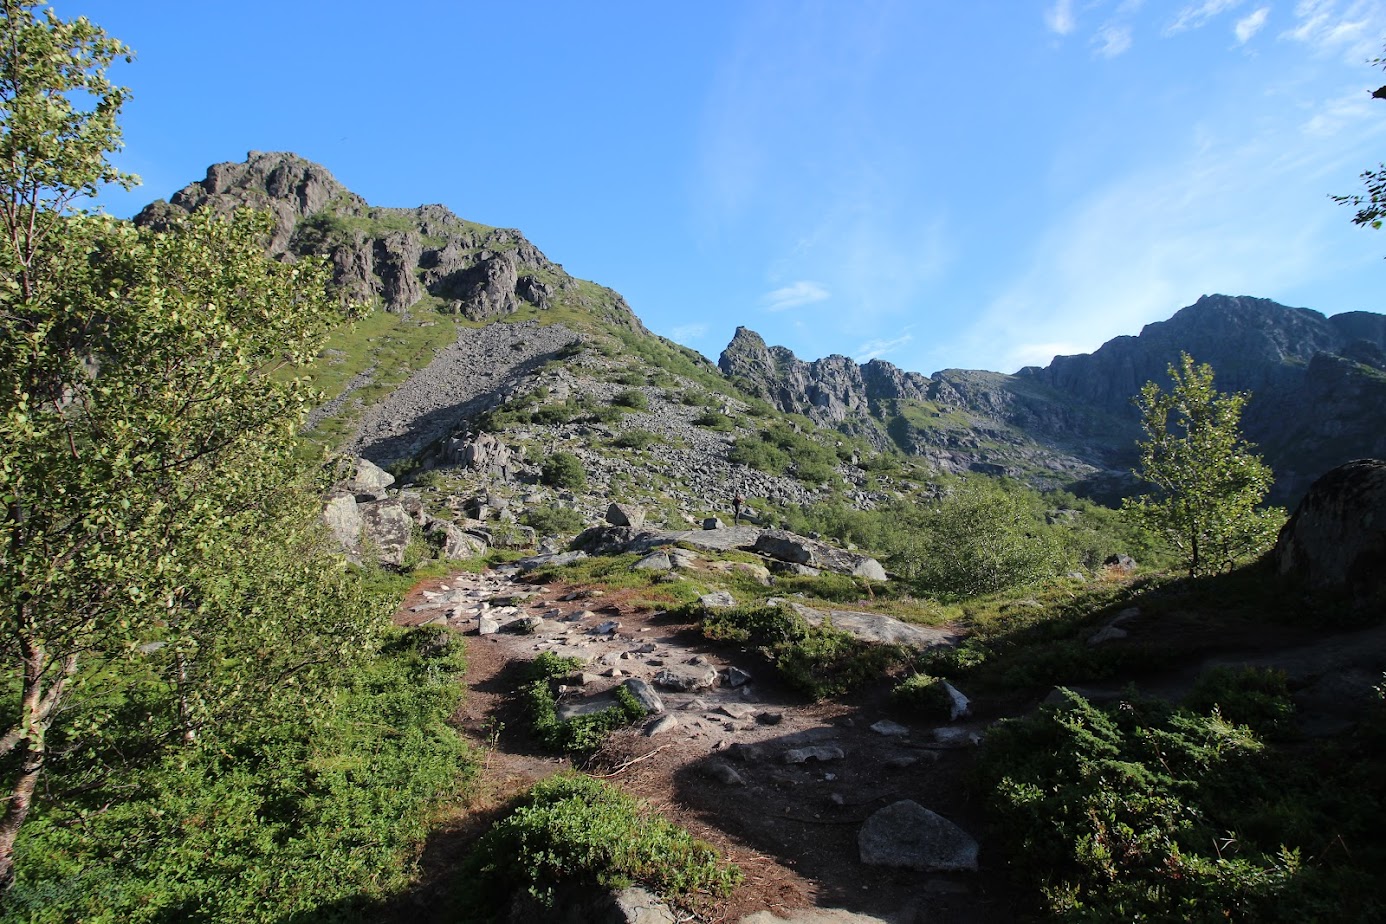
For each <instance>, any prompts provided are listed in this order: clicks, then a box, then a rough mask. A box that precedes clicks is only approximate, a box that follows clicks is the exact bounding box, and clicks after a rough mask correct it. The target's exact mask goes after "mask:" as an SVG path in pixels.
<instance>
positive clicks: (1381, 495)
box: [1274, 459, 1386, 597]
mask: <svg viewBox="0 0 1386 924" xmlns="http://www.w3.org/2000/svg"><path fill="white" fill-rule="evenodd" d="M1274 561H1275V567H1276V570H1277V571H1278V572H1279V573H1280V574H1282V575H1292V576H1295V577H1298V578H1300V579H1302V580H1305V581H1307V582H1308V583H1310V584H1313V585H1316V586H1319V587H1330V588H1338V589H1342V590H1346V591H1348V592H1350V593H1353V594H1355V595H1357V596H1361V597H1368V596H1373V595H1380V594H1382V593H1383V592H1386V461H1383V460H1381V459H1358V460H1356V461H1354V462H1349V463H1347V464H1346V465H1340V466H1339V467H1337V468H1335V469H1333V470H1332V471H1331V472H1329V473H1328V474H1326V475H1324V476H1323V477H1322V478H1320V479H1318V480H1317V481H1315V482H1314V484H1313V486H1312V487H1311V488H1310V489H1309V492H1308V493H1307V494H1305V496H1304V500H1302V501H1300V504H1299V506H1298V507H1297V508H1296V509H1295V512H1294V516H1292V517H1290V519H1289V522H1287V523H1286V524H1285V526H1284V527H1283V528H1282V529H1281V530H1280V538H1279V539H1278V540H1277V541H1276V544H1275V552H1274Z"/></svg>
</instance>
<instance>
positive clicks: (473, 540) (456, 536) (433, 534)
mask: <svg viewBox="0 0 1386 924" xmlns="http://www.w3.org/2000/svg"><path fill="white" fill-rule="evenodd" d="M424 535H425V536H426V537H427V539H428V541H429V542H430V543H432V544H433V545H434V546H436V547H437V549H438V554H439V555H440V556H441V557H443V558H446V559H450V560H452V561H462V560H464V559H468V558H476V557H477V556H479V555H485V554H486V543H485V542H484V541H483V540H482V539H480V538H479V537H477V536H474V535H472V534H471V533H469V532H467V531H465V530H463V529H462V528H461V527H460V526H458V525H457V524H455V523H449V522H448V521H446V520H434V521H432V522H431V523H429V524H428V529H427V530H426V531H425V533H424Z"/></svg>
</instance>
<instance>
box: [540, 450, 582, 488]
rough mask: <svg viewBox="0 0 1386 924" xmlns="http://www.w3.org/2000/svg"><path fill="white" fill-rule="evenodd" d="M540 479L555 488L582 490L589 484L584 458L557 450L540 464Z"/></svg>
mask: <svg viewBox="0 0 1386 924" xmlns="http://www.w3.org/2000/svg"><path fill="white" fill-rule="evenodd" d="M539 479H540V480H541V481H542V482H544V484H546V485H550V486H552V487H555V488H569V489H571V490H574V491H580V490H582V488H583V487H585V486H586V485H587V472H586V471H585V470H584V469H583V467H582V460H581V459H579V458H578V457H577V456H575V455H573V454H572V453H571V452H555V453H552V454H551V455H549V456H548V457H547V458H545V459H544V461H543V463H542V464H541V465H540V466H539Z"/></svg>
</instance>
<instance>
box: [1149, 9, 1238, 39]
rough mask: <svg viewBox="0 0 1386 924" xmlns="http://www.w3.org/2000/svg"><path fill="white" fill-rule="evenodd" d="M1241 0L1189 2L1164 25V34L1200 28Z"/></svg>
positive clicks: (1175, 33)
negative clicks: (1172, 19) (1171, 20)
mask: <svg viewBox="0 0 1386 924" xmlns="http://www.w3.org/2000/svg"><path fill="white" fill-rule="evenodd" d="M1241 2H1242V0H1203V2H1202V3H1191V4H1189V5H1188V6H1186V7H1184V8H1183V9H1182V10H1180V11H1179V13H1178V15H1176V16H1175V17H1174V21H1173V22H1171V23H1170V24H1169V25H1167V26H1165V31H1164V34H1165V35H1166V36H1171V35H1178V34H1179V33H1180V32H1187V31H1188V30H1190V29H1201V28H1202V27H1203V26H1205V25H1207V23H1208V20H1210V19H1212V18H1213V17H1214V16H1218V15H1220V14H1222V13H1225V12H1227V11H1228V10H1230V9H1232V8H1233V7H1234V6H1239V5H1240V4H1241Z"/></svg>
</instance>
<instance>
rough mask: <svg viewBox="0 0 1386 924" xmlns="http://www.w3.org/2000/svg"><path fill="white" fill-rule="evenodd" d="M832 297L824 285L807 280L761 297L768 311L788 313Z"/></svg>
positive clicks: (761, 301) (762, 303)
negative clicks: (792, 309)
mask: <svg viewBox="0 0 1386 924" xmlns="http://www.w3.org/2000/svg"><path fill="white" fill-rule="evenodd" d="M831 297H832V293H831V292H829V291H828V290H827V289H826V288H824V287H823V285H821V284H820V283H817V282H809V281H808V280H806V279H805V280H800V281H799V282H795V283H792V284H791V285H787V286H784V287H782V288H779V289H776V290H775V291H773V292H767V293H765V295H763V296H761V299H760V303H761V305H763V306H764V307H765V310H766V311H786V310H788V309H790V308H799V307H802V306H803V305H812V304H813V303H814V302H822V301H827V300H828V299H829V298H831Z"/></svg>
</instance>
